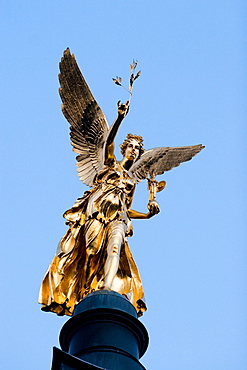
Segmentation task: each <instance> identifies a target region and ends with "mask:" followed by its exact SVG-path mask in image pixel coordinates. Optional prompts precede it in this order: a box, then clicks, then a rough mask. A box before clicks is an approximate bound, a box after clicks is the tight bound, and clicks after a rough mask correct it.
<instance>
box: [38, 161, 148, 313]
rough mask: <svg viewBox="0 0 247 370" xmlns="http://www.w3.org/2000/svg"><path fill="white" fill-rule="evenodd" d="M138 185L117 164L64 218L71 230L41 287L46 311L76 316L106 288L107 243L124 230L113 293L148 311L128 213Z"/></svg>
mask: <svg viewBox="0 0 247 370" xmlns="http://www.w3.org/2000/svg"><path fill="white" fill-rule="evenodd" d="M135 185H136V183H135V180H134V179H133V178H132V177H131V176H130V174H129V172H128V171H126V170H125V169H124V168H122V166H121V165H120V163H118V162H114V164H113V165H112V166H110V167H108V166H106V167H105V169H103V170H102V171H101V173H99V174H98V176H97V179H96V181H95V186H94V187H93V188H92V189H91V190H89V191H86V192H85V193H84V196H83V197H82V198H79V199H77V201H76V202H75V204H74V205H73V207H72V208H71V209H69V210H68V211H66V212H65V213H64V217H65V218H66V220H67V222H66V223H67V224H68V225H69V229H68V231H67V232H66V234H65V235H64V236H63V238H62V239H61V241H60V243H59V245H58V249H57V253H56V255H55V257H54V258H53V260H52V262H51V264H50V266H49V268H48V270H47V272H46V274H45V276H44V279H43V281H42V285H41V288H40V293H39V303H41V304H42V310H44V311H52V312H55V313H57V314H58V315H64V314H66V315H72V314H73V311H74V307H75V305H76V304H78V303H79V302H80V301H81V300H82V299H83V297H85V296H86V295H87V294H89V293H91V292H93V291H95V290H99V289H101V288H102V283H103V280H104V265H105V261H106V257H107V243H108V241H109V238H110V237H111V234H112V233H114V230H116V228H120V227H121V230H123V234H124V235H123V237H122V246H121V252H120V259H119V268H118V271H117V274H116V276H115V277H114V280H113V284H112V287H111V289H112V290H114V291H116V292H118V293H120V294H122V295H124V296H125V297H126V298H127V299H129V301H130V302H131V303H132V304H133V306H134V307H135V308H136V311H137V313H138V315H139V316H140V315H142V313H143V312H144V311H145V310H146V305H145V303H144V292H143V288H142V282H141V278H140V274H139V271H138V268H137V266H136V264H135V261H134V259H133V256H132V253H131V251H130V248H129V245H128V241H127V237H128V236H131V235H132V233H133V231H132V224H131V220H130V218H129V217H128V213H127V210H128V209H129V208H130V205H131V202H132V199H133V194H134V190H135Z"/></svg>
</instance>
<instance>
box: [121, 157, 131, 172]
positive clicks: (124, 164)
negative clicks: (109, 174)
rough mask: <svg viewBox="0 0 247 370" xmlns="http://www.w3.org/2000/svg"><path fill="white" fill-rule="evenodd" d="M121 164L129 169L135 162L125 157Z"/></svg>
mask: <svg viewBox="0 0 247 370" xmlns="http://www.w3.org/2000/svg"><path fill="white" fill-rule="evenodd" d="M120 164H121V166H122V167H123V168H124V169H125V170H127V171H128V170H129V169H130V167H131V166H132V164H133V161H132V160H130V159H127V158H123V159H122V161H121V162H120Z"/></svg>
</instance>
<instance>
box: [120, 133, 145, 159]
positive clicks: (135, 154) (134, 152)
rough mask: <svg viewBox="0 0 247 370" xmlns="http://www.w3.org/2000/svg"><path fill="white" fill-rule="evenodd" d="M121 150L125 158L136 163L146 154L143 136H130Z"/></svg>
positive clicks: (121, 146)
mask: <svg viewBox="0 0 247 370" xmlns="http://www.w3.org/2000/svg"><path fill="white" fill-rule="evenodd" d="M120 148H121V153H122V155H123V156H124V157H125V158H127V159H128V160H132V161H134V162H135V161H136V160H137V159H139V158H140V156H141V155H142V154H143V153H144V148H143V138H142V136H138V135H133V134H128V135H127V138H126V139H125V140H124V142H123V143H122V144H121V145H120Z"/></svg>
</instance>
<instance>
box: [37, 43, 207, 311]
mask: <svg viewBox="0 0 247 370" xmlns="http://www.w3.org/2000/svg"><path fill="white" fill-rule="evenodd" d="M135 67H136V64H134V66H133V65H131V70H132V73H131V78H130V88H131V89H132V88H133V81H134V80H135V79H136V78H137V77H139V75H140V72H138V73H137V74H136V75H134V73H133V71H134V70H135ZM59 81H60V86H61V87H60V89H59V92H60V96H61V99H62V102H63V104H62V112H63V114H64V116H65V117H66V119H67V120H68V122H69V123H70V137H71V144H72V146H73V151H74V152H75V153H77V157H76V160H77V163H76V165H77V167H78V168H77V171H78V175H79V178H80V180H81V181H82V182H83V183H84V184H86V185H88V186H89V187H90V189H89V190H87V191H85V193H84V195H83V196H82V197H81V198H79V199H77V200H76V202H75V204H74V205H73V206H72V208H70V209H69V210H67V211H66V212H65V213H64V217H65V219H66V224H67V225H68V230H67V232H66V233H65V235H64V236H63V237H62V239H61V241H60V243H59V245H58V248H57V252H56V255H55V257H54V258H53V260H52V262H51V264H50V266H49V268H48V270H47V272H46V274H45V276H44V279H43V281H42V285H41V288H40V293H39V303H41V304H42V310H44V311H52V312H55V313H57V314H58V315H64V314H65V315H72V314H73V311H74V307H75V305H76V304H78V303H79V302H80V301H81V300H82V299H83V297H85V296H86V295H87V294H89V293H91V292H94V291H96V290H100V289H106V290H113V291H116V292H118V293H120V294H122V295H124V296H125V297H126V298H127V299H129V301H130V302H131V303H132V304H133V306H134V307H135V308H136V311H137V313H138V315H142V313H143V312H144V311H145V310H146V304H145V301H144V292H143V287H142V281H141V278H140V274H139V271H138V268H137V266H136V264H135V261H134V259H133V256H132V253H131V251H130V248H129V244H128V237H130V236H131V235H132V233H133V230H132V223H131V220H132V219H149V218H151V217H153V216H154V215H156V214H158V213H159V211H160V209H159V205H158V203H157V201H156V193H157V192H159V191H161V190H163V189H164V187H165V181H161V182H158V181H157V180H156V176H157V175H161V174H163V173H164V171H169V170H171V169H172V168H174V167H176V166H179V164H180V163H181V162H185V161H188V160H190V159H191V158H192V157H194V156H195V155H196V154H197V153H199V152H200V151H201V150H202V149H203V146H202V145H194V146H186V147H176V148H169V147H162V148H155V149H150V150H147V151H146V150H144V147H143V138H142V137H141V136H138V135H133V134H128V135H127V138H126V139H125V140H124V142H123V143H122V144H121V146H120V147H121V153H122V155H123V158H122V160H121V161H117V159H116V157H115V153H114V140H115V137H116V135H117V132H118V129H119V127H120V124H121V123H122V121H123V119H124V117H125V116H126V115H127V114H128V111H129V105H130V103H129V101H127V102H126V103H125V104H122V103H119V104H118V113H117V118H116V120H115V121H114V123H113V124H112V126H111V127H110V128H109V126H108V123H107V120H106V117H105V115H104V113H103V112H102V110H101V109H100V107H99V105H98V104H97V102H96V100H95V99H94V97H93V95H92V93H91V91H90V89H89V87H88V85H87V83H86V81H85V79H84V77H83V76H82V73H81V71H80V69H79V67H78V65H77V62H76V59H75V57H74V55H73V54H71V53H70V50H69V49H66V50H65V52H64V55H63V57H62V59H61V62H60V74H59ZM114 82H115V83H117V84H119V85H121V80H120V79H119V78H117V79H114ZM144 179H146V180H147V182H148V190H149V201H148V204H147V213H141V212H137V211H135V210H133V209H132V208H131V204H132V201H133V197H134V192H135V188H136V185H137V184H138V182H140V181H142V180H144Z"/></svg>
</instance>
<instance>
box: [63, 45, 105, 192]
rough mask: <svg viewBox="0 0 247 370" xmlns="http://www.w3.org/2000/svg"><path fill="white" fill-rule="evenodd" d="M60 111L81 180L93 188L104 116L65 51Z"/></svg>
mask: <svg viewBox="0 0 247 370" xmlns="http://www.w3.org/2000/svg"><path fill="white" fill-rule="evenodd" d="M59 68H60V74H59V82H60V86H61V87H60V89H59V94H60V97H61V100H62V102H63V104H62V112H63V114H64V116H65V118H66V119H67V120H68V122H69V123H70V138H71V144H72V147H73V151H74V152H75V153H77V154H79V155H78V156H77V157H76V160H77V163H76V165H77V167H78V168H77V171H78V175H79V178H80V180H81V181H82V182H83V183H85V184H86V185H89V186H92V185H93V180H94V178H95V176H96V174H97V173H98V172H99V171H100V170H101V168H102V167H103V147H104V142H105V139H106V136H107V133H108V130H109V126H108V123H107V120H106V118H105V116H104V113H103V112H102V110H101V109H100V107H99V105H98V103H97V102H96V100H95V99H94V97H93V95H92V93H91V91H90V89H89V87H88V85H87V83H86V81H85V79H84V77H83V75H82V73H81V71H80V69H79V66H78V64H77V62H76V59H75V57H74V55H73V54H71V53H70V50H69V49H66V50H65V51H64V54H63V57H62V59H61V62H60V64H59Z"/></svg>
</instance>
